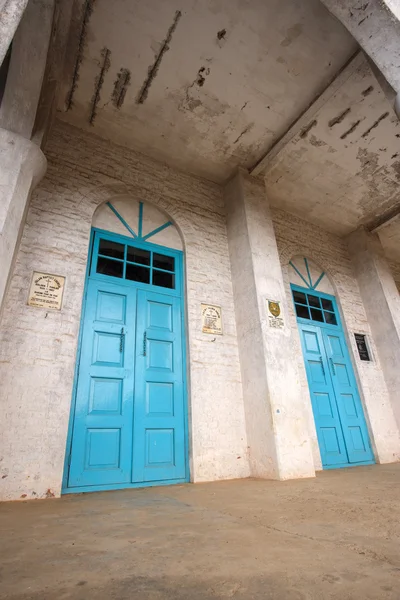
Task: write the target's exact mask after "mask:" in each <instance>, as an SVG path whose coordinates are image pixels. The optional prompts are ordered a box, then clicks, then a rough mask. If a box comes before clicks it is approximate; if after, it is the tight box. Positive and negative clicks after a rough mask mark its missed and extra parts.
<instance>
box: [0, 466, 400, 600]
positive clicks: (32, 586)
mask: <svg viewBox="0 0 400 600" xmlns="http://www.w3.org/2000/svg"><path fill="white" fill-rule="evenodd" d="M0 535H1V538H0V598H1V599H2V600H3V599H8V600H28V599H32V600H64V599H68V600H69V599H73V600H91V599H95V600H103V599H104V600H111V599H118V600H160V599H170V600H209V599H210V600H211V599H214V598H233V599H234V600H252V599H274V600H280V599H282V600H303V599H310V600H311V599H318V600H320V599H325V598H329V599H331V598H332V599H333V598H335V599H337V600H339V599H340V600H347V599H348V600H350V599H351V600H356V599H360V600H361V599H362V600H367V599H374V600H377V599H379V600H381V599H382V600H384V599H388V600H389V599H390V600H400V546H399V539H400V465H399V464H396V465H385V466H372V467H363V468H353V469H341V470H337V471H326V472H323V473H321V474H319V475H318V476H317V478H316V479H307V480H297V481H287V482H275V481H259V480H240V481H226V482H218V483H209V484H196V485H191V484H188V485H179V486H171V487H158V488H146V489H141V490H126V491H116V492H102V493H94V494H83V495H70V496H64V497H62V498H61V499H53V500H37V501H29V502H15V503H5V504H3V505H0Z"/></svg>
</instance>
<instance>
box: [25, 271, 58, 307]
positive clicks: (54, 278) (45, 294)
mask: <svg viewBox="0 0 400 600" xmlns="http://www.w3.org/2000/svg"><path fill="white" fill-rule="evenodd" d="M64 284H65V277H62V276H60V275H50V274H49V273H38V272H37V271H34V272H33V277H32V283H31V287H30V290H29V298H28V305H29V306H36V307H38V308H48V309H50V310H61V305H62V298H63V293H64Z"/></svg>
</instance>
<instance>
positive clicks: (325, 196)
mask: <svg viewBox="0 0 400 600" xmlns="http://www.w3.org/2000/svg"><path fill="white" fill-rule="evenodd" d="M75 4H76V7H75V11H74V14H75V15H76V20H75V23H74V25H73V27H72V30H71V39H70V48H69V52H68V61H67V66H66V74H65V81H64V92H63V94H62V98H61V101H60V103H59V106H58V115H59V118H61V119H62V120H64V121H67V122H69V123H71V124H73V125H75V126H77V127H80V128H83V129H86V130H88V131H91V132H93V133H95V134H97V135H100V136H101V137H103V138H106V139H109V140H111V141H114V142H116V143H118V144H120V145H125V146H128V147H130V148H133V149H135V150H138V151H140V152H143V153H144V154H146V155H148V156H151V157H153V158H156V159H157V160H161V161H163V162H167V163H168V164H170V165H172V166H175V167H177V168H180V169H183V170H185V171H189V172H191V173H193V174H195V175H198V176H201V177H204V178H206V179H209V180H211V181H215V182H218V183H223V182H225V181H226V180H227V179H228V178H229V177H230V176H231V174H232V173H233V172H234V170H235V169H236V167H237V166H241V167H245V168H248V169H249V170H250V171H251V170H253V168H254V167H255V166H256V165H257V164H258V165H259V167H258V168H256V170H255V171H253V174H255V175H256V176H259V177H264V176H265V177H266V182H267V189H268V194H269V198H270V200H271V202H272V204H273V205H275V206H278V207H280V208H283V209H285V210H287V211H289V212H291V213H294V214H298V215H299V216H301V217H303V218H306V219H307V220H310V221H311V222H314V223H316V224H317V225H320V226H321V227H323V228H324V229H326V230H329V231H332V232H334V233H336V234H338V235H340V236H344V235H346V234H347V233H349V232H350V231H352V230H354V229H355V228H356V227H358V226H359V225H366V226H368V227H370V228H371V227H373V225H374V222H375V220H376V221H377V222H378V221H379V219H380V217H382V215H383V214H386V212H388V211H389V212H390V211H391V210H392V209H393V207H395V206H396V203H398V202H399V198H398V186H399V180H400V139H399V138H400V125H399V122H398V120H397V118H396V117H395V115H394V113H393V111H392V108H391V106H390V104H389V102H388V101H387V99H386V97H385V95H384V94H383V92H382V91H381V88H380V86H379V84H378V82H377V81H376V79H375V77H374V75H373V74H372V72H371V69H370V67H369V64H368V63H367V61H366V59H365V58H364V57H363V55H361V53H358V54H357V52H358V47H357V45H356V43H355V41H354V40H353V38H352V37H351V36H350V35H349V34H348V32H347V31H346V30H345V29H344V28H343V26H342V25H341V24H340V23H339V22H338V21H336V19H335V18H334V17H332V16H331V15H330V13H328V12H327V10H326V9H325V7H324V6H323V5H322V3H320V2H319V0H301V1H299V0H285V2H282V1H281V0H268V1H267V0H229V2H228V1H227V0H209V1H207V2H205V1H204V0H185V3H183V4H177V3H176V2H172V0H163V1H162V0H147V1H146V2H142V1H140V0H113V2H110V1H109V0H75ZM300 125H301V126H300ZM271 149H272V151H271V152H270V153H269V151H270V150H271ZM265 157H266V158H265ZM260 161H261V162H260ZM380 236H381V239H382V243H383V245H384V247H385V250H386V251H387V253H388V256H390V257H391V258H392V259H394V260H396V261H399V262H400V247H399V244H398V241H399V239H400V224H399V223H398V222H396V223H393V224H392V225H391V226H390V227H385V228H382V229H381V230H380Z"/></svg>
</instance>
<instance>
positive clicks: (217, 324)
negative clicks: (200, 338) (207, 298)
mask: <svg viewBox="0 0 400 600" xmlns="http://www.w3.org/2000/svg"><path fill="white" fill-rule="evenodd" d="M201 318H202V331H203V333H213V334H214V335H222V318H221V307H220V306H214V305H213V304H202V305H201Z"/></svg>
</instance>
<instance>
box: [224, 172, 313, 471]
mask: <svg viewBox="0 0 400 600" xmlns="http://www.w3.org/2000/svg"><path fill="white" fill-rule="evenodd" d="M225 204H226V211H227V230H228V243H229V254H230V261H231V271H232V283H233V293H234V301H235V314H236V327H237V335H238V343H239V355H240V363H241V373H242V386H243V399H244V405H245V416H246V429H247V436H248V445H249V457H250V466H251V473H252V475H253V476H255V477H262V478H273V479H292V478H300V477H313V476H315V469H314V462H313V457H312V449H311V440H310V435H309V431H308V426H307V414H306V410H305V403H306V402H308V398H304V397H302V392H301V387H300V378H299V373H298V370H297V366H296V365H297V362H296V360H295V357H294V344H293V340H292V332H291V328H290V326H289V316H288V306H287V299H286V294H285V288H284V282H283V275H282V269H281V264H280V260H279V254H278V248H277V244H276V239H275V233H274V228H273V223H272V217H271V212H270V208H269V203H268V199H267V195H266V193H265V187H264V184H263V182H260V181H258V180H256V179H254V178H253V177H250V176H249V175H248V174H247V173H245V172H243V171H239V172H238V173H237V175H236V176H235V177H234V178H233V179H232V180H231V181H230V182H229V183H228V184H227V186H226V188H225ZM268 300H270V301H274V302H279V304H280V309H281V315H280V317H282V319H283V327H282V328H275V327H272V326H271V325H270V319H269V315H268V312H267V311H268Z"/></svg>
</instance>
